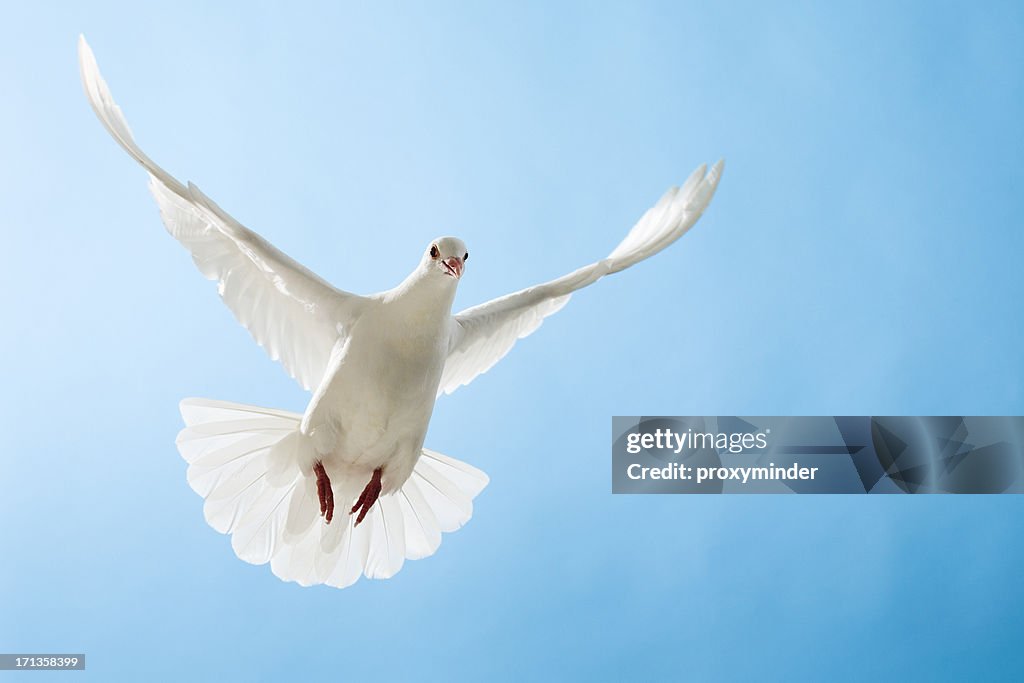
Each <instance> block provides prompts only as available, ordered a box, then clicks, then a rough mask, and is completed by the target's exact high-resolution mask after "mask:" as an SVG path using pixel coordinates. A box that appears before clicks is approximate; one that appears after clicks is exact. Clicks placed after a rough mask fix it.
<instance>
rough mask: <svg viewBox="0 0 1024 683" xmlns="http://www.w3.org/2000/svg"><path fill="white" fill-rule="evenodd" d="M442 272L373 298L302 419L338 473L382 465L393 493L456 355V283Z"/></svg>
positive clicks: (357, 474)
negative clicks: (452, 342) (452, 338)
mask: <svg viewBox="0 0 1024 683" xmlns="http://www.w3.org/2000/svg"><path fill="white" fill-rule="evenodd" d="M439 241H440V240H439ZM442 278H443V279H441V278H434V277H427V276H424V277H411V278H409V279H407V280H406V281H405V282H403V283H402V284H401V285H399V286H398V287H396V288H395V289H393V290H391V291H390V292H386V293H384V294H379V295H377V296H373V297H367V301H366V303H365V304H364V306H363V307H362V310H361V311H360V312H359V313H358V314H357V315H358V317H356V319H355V321H354V324H353V325H352V327H351V329H350V330H349V331H348V334H347V335H346V338H345V340H344V341H339V342H338V343H337V344H336V346H335V349H334V351H333V352H332V354H331V360H330V362H329V363H328V366H327V373H326V374H325V376H324V380H323V382H321V385H320V387H319V388H318V389H317V391H316V392H315V393H314V394H313V399H312V400H311V401H310V403H309V407H308V408H307V409H306V414H305V416H304V417H303V420H302V432H303V433H304V434H306V435H308V436H309V437H311V438H312V440H313V444H314V449H315V451H316V452H317V454H319V456H320V459H321V460H322V461H323V463H324V467H325V468H326V469H327V472H328V474H330V475H331V478H332V479H336V477H337V480H342V479H345V478H350V477H351V478H355V479H356V480H358V481H365V480H366V479H368V478H369V477H370V475H371V474H372V473H373V471H374V470H375V469H377V468H381V469H382V474H383V485H384V490H383V493H384V494H387V493H390V492H392V491H395V490H397V489H399V488H400V487H401V486H402V484H404V483H405V481H406V479H408V478H409V475H410V474H411V473H412V469H413V466H414V465H415V464H416V461H417V460H418V459H419V456H420V453H421V451H422V449H423V440H424V438H425V437H426V433H427V426H428V424H429V423H430V416H431V414H432V413H433V410H434V400H435V398H436V396H437V387H438V383H439V382H440V380H441V370H442V369H443V368H444V361H445V358H446V357H447V355H448V343H449V332H450V321H451V307H452V301H453V300H454V297H455V287H456V281H455V279H454V278H450V277H444V276H442Z"/></svg>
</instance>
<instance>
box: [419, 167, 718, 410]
mask: <svg viewBox="0 0 1024 683" xmlns="http://www.w3.org/2000/svg"><path fill="white" fill-rule="evenodd" d="M723 166H724V162H723V161H719V162H718V163H716V164H715V165H714V166H713V167H712V168H711V170H710V172H709V171H708V170H707V166H700V167H699V168H697V169H696V170H695V171H694V172H693V173H692V174H690V177H689V178H688V179H687V180H686V182H685V183H683V185H682V187H679V188H675V187H674V188H672V189H670V190H669V191H668V192H666V193H665V194H664V195H663V196H662V198H661V199H660V200H659V201H658V203H657V204H655V205H654V206H653V207H651V208H650V209H648V210H647V212H646V213H644V215H643V216H642V217H641V218H640V220H639V221H637V223H636V225H635V226H633V229H632V230H630V231H629V234H627V235H626V238H625V239H624V240H622V242H621V243H620V244H619V245H618V246H617V247H616V248H615V249H614V251H612V253H611V254H609V255H608V257H607V258H605V259H603V260H601V261H597V262H596V263H592V264H590V265H589V266H584V267H583V268H580V269H579V270H575V271H573V272H572V273H569V274H568V275H565V276H563V277H560V278H558V279H557V280H552V281H550V282H546V283H544V284H542V285H537V286H535V287H528V288H526V289H523V290H520V291H518V292H515V293H513V294H508V295H505V296H503V297H499V298H497V299H493V300H491V301H488V302H487V303H484V304H480V305H479V306H474V307H472V308H468V309H466V310H464V311H462V312H460V313H458V314H456V315H455V316H454V317H453V318H452V321H451V331H450V337H449V338H450V342H449V345H448V357H447V360H446V361H445V366H444V372H443V373H442V375H441V384H440V387H439V388H438V395H440V394H442V393H445V394H450V393H452V392H453V391H455V390H456V389H458V388H459V387H460V386H463V385H466V384H469V383H470V382H472V381H473V379H475V378H476V377H478V376H479V375H481V374H483V373H485V372H487V371H488V370H490V369H491V368H492V367H494V365H495V364H496V363H497V362H498V361H499V360H501V359H502V358H504V357H505V355H506V354H507V353H508V352H509V351H511V350H512V347H513V346H514V345H515V343H516V341H518V340H519V339H522V338H523V337H526V336H529V335H530V334H532V333H533V332H535V331H536V330H537V328H539V327H540V326H541V324H542V323H543V322H544V319H545V318H547V317H548V316H549V315H552V314H554V313H557V312H558V311H560V310H561V309H562V307H563V306H565V304H567V303H568V302H569V297H570V296H571V294H572V293H573V292H575V291H576V290H578V289H581V288H583V287H586V286H587V285H590V284H593V283H594V282H597V281H598V280H599V279H601V278H602V277H604V276H605V275H609V274H611V273H617V272H619V271H620V270H624V269H626V268H629V267H630V266H632V265H634V264H636V263H639V262H640V261H643V260H644V259H646V258H649V257H651V256H653V255H654V254H656V253H658V252H659V251H661V250H662V249H664V248H666V247H668V246H669V245H670V244H672V243H673V242H675V241H676V240H677V239H679V238H680V237H682V236H683V235H684V234H685V233H686V231H687V230H689V229H690V228H691V227H693V225H694V223H696V222H697V219H698V218H700V217H701V214H703V213H704V210H705V209H706V208H707V206H708V204H709V203H710V202H711V198H712V197H713V196H714V194H715V189H716V188H717V187H718V181H719V180H720V179H721V177H722V169H723Z"/></svg>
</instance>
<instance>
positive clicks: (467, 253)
mask: <svg viewBox="0 0 1024 683" xmlns="http://www.w3.org/2000/svg"><path fill="white" fill-rule="evenodd" d="M468 260H469V252H468V251H467V252H466V255H465V256H463V257H462V262H463V263H465V262H466V261H468Z"/></svg>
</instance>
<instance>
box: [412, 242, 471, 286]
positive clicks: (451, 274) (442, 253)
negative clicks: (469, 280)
mask: <svg viewBox="0 0 1024 683" xmlns="http://www.w3.org/2000/svg"><path fill="white" fill-rule="evenodd" d="M467 259H469V250H467V249H466V243H465V242H463V241H462V240H460V239H459V238H457V237H438V238H437V239H435V240H433V241H432V242H431V243H430V244H428V245H427V250H426V252H425V253H424V254H423V259H422V261H420V266H421V267H422V268H425V269H426V271H427V274H428V276H430V277H434V278H451V279H452V282H453V283H454V282H458V281H459V278H461V277H462V271H463V269H465V267H466V260H467Z"/></svg>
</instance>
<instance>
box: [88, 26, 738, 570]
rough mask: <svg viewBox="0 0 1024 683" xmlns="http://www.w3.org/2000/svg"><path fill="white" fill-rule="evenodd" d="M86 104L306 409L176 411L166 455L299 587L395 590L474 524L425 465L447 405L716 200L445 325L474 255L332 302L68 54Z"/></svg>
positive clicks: (433, 263)
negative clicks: (168, 159) (156, 146)
mask: <svg viewBox="0 0 1024 683" xmlns="http://www.w3.org/2000/svg"><path fill="white" fill-rule="evenodd" d="M78 56H79V64H80V68H81V76H82V83H83V85H84V88H85V93H86V96H87V97H88V99H89V103H90V104H91V105H92V108H93V110H94V111H95V112H96V115H97V116H98V117H99V119H100V121H101V122H102V123H103V126H104V127H105V128H106V129H107V131H108V132H109V133H110V134H111V135H112V136H113V137H114V139H115V140H116V141H117V142H118V143H119V144H120V145H121V147H123V148H124V149H125V151H127V152H128V154H129V155H130V156H131V157H132V158H133V159H135V160H136V161H137V162H139V163H140V164H141V165H142V167H143V168H144V169H145V170H146V172H147V173H148V174H149V188H150V191H151V192H152V194H153V197H154V198H155V199H156V203H157V204H158V206H159V208H160V215H161V218H162V219H163V223H164V225H165V226H166V228H167V231H168V232H170V234H171V235H172V236H173V237H174V238H175V239H177V240H178V241H179V242H181V244H182V245H183V246H184V247H185V248H186V249H187V250H188V251H189V252H190V253H191V254H192V258H193V260H194V261H195V264H196V266H197V267H198V268H199V271H200V272H201V273H202V274H203V275H204V276H205V277H206V278H208V279H210V280H214V281H216V282H217V289H218V292H219V293H220V296H221V298H222V299H223V300H224V303H225V304H227V306H228V308H230V309H231V311H232V313H234V315H235V317H236V318H237V319H238V321H239V322H240V323H241V324H242V325H243V326H245V328H246V329H247V330H248V331H249V333H250V334H251V335H252V337H253V338H254V339H255V340H256V342H257V343H258V344H260V345H261V346H262V347H263V348H264V349H265V350H266V351H267V353H268V354H269V355H270V357H271V358H273V359H274V360H278V361H280V362H281V364H282V365H283V366H284V367H285V369H286V370H287V371H288V373H289V374H290V375H291V376H292V377H294V378H295V380H296V381H297V382H298V383H299V384H300V385H302V387H303V388H304V389H306V390H307V391H309V392H312V398H311V399H310V401H309V405H308V406H307V407H306V410H305V412H304V413H302V414H301V415H300V414H298V413H292V412H288V411H284V410H275V409H271V408H260V407H257V406H251V405H242V404H237V403H229V402H226V401H215V400H210V399H202V398H187V399H185V400H183V401H182V402H181V414H182V418H183V419H184V422H185V425H186V426H185V428H184V429H183V430H182V431H181V432H180V433H179V435H178V438H177V446H178V449H179V451H180V452H181V455H182V457H184V459H185V460H186V461H187V462H188V482H189V484H190V486H191V487H192V488H193V489H194V490H195V492H196V493H198V494H199V495H200V496H202V497H203V498H204V499H205V502H204V505H203V512H204V516H205V518H206V521H207V522H208V523H209V524H210V526H212V527H213V528H214V529H216V530H217V531H219V532H221V533H225V534H230V535H231V546H232V548H233V549H234V551H235V553H236V554H237V555H238V557H239V558H241V559H243V560H245V561H246V562H250V563H253V564H265V563H267V562H269V563H270V566H271V569H272V571H273V573H274V574H275V575H277V576H278V577H280V578H281V579H284V580H286V581H295V582H298V583H299V584H301V585H303V586H308V585H314V584H328V585H331V586H336V587H339V588H343V587H345V586H349V585H351V584H352V583H354V582H355V581H357V580H358V579H359V577H360V576H361V575H365V576H367V577H369V578H388V577H390V576H393V575H394V574H395V573H396V572H398V571H399V570H400V569H401V568H402V565H403V563H404V562H405V560H406V559H419V558H423V557H427V556H429V555H432V554H433V553H434V552H435V551H436V550H437V548H438V546H439V545H440V543H441V533H442V532H451V531H455V530H456V529H458V528H459V527H461V526H462V525H463V524H465V523H466V522H467V521H469V518H470V517H471V516H472V513H473V499H474V498H475V497H476V496H477V494H479V493H480V492H481V491H482V490H483V488H484V487H485V486H486V485H487V483H488V478H487V475H485V474H484V473H483V472H482V471H480V470H479V469H477V468H475V467H472V466H470V465H468V464H466V463H464V462H461V461H459V460H456V459H454V458H451V457H448V456H447V455H443V454H441V453H438V452H436V451H432V450H430V449H427V448H424V446H423V442H424V438H425V435H426V432H427V425H428V424H429V422H430V416H431V413H432V412H433V410H434V402H435V400H436V399H437V397H439V396H440V395H441V394H450V393H452V392H453V391H455V390H456V389H458V388H459V387H460V386H463V385H466V384H469V383H470V382H472V381H473V380H474V379H475V378H476V377H477V376H479V375H480V374H482V373H484V372H487V371H488V370H489V369H490V368H491V367H493V366H494V364H495V363H497V362H498V361H499V360H501V359H502V358H503V357H504V356H505V354H507V353H508V352H509V351H510V350H511V349H512V347H513V346H514V345H515V343H516V341H517V340H519V339H522V338H523V337H526V336H527V335H529V334H532V333H533V332H534V331H535V330H536V329H537V328H538V327H540V325H541V323H542V322H543V321H544V319H545V318H546V317H548V316H549V315H551V314H553V313H555V312H557V311H558V310H560V309H561V308H562V307H563V306H565V304H566V302H568V300H569V297H570V295H571V294H572V293H573V292H574V291H576V290H578V289H580V288H582V287H586V286H587V285H590V284H593V283H594V282H596V281H597V280H599V279H600V278H602V277H604V276H605V275H609V274H611V273H616V272H618V271H620V270H623V269H625V268H628V267H630V266H632V265H634V264H635V263H638V262H640V261H642V260H644V259H646V258H648V257H650V256H653V255H654V254H656V253H658V252H659V251H661V250H662V249H665V248H666V247H668V246H669V245H670V244H672V243H673V242H675V241H676V240H677V239H679V238H680V237H681V236H682V235H683V234H684V233H685V232H686V231H687V230H689V229H690V228H691V227H692V226H693V224H694V223H696V221H697V219H698V218H700V216H701V214H702V213H703V211H704V209H705V208H707V206H708V203H709V202H710V201H711V198H712V196H713V195H714V192H715V189H716V187H717V186H718V181H719V179H720V178H721V175H722V166H723V162H722V161H719V162H718V163H716V164H715V165H714V166H713V167H712V168H711V169H710V171H708V170H707V168H706V166H701V167H699V168H698V169H696V170H695V171H694V172H693V173H692V174H691V175H690V177H689V178H688V179H687V180H686V182H685V183H683V185H682V186H681V187H673V188H671V189H670V190H669V191H668V192H666V193H665V195H664V196H662V197H661V199H660V200H659V201H658V202H657V204H655V205H654V206H653V207H652V208H651V209H649V210H648V211H647V212H646V213H644V214H643V216H642V217H641V218H640V220H639V222H637V224H636V225H635V226H634V227H633V229H632V230H630V232H629V233H628V234H627V235H626V238H625V239H624V240H623V241H622V243H621V244H619V245H618V246H617V247H616V248H615V249H614V250H613V251H612V252H611V254H609V255H608V257H607V258H604V259H602V260H600V261H597V262H595V263H592V264H590V265H588V266H584V267H582V268H580V269H578V270H575V271H573V272H571V273H569V274H568V275H565V276H564V277H560V278H558V279H556V280H552V281H550V282H545V283H543V284H540V285H536V286H534V287H528V288H526V289H523V290H520V291H518V292H514V293H512V294H508V295H506V296H503V297H500V298H497V299H494V300H493V301H488V302H487V303H484V304H480V305H478V306H473V307H472V308H468V309H466V310H464V311H461V312H459V313H456V314H455V315H452V310H451V309H452V302H453V300H454V298H455V291H456V288H457V287H458V284H459V281H460V280H461V279H462V277H463V276H464V275H465V274H466V263H467V261H468V260H469V249H468V248H467V247H466V244H465V243H464V242H463V241H462V240H460V239H458V238H455V237H438V238H436V239H433V240H431V241H430V242H429V244H427V245H426V246H425V247H424V248H423V251H422V254H421V256H420V259H419V264H418V265H417V266H416V268H415V269H414V270H413V271H412V272H411V273H410V274H409V276H408V277H406V278H405V279H404V280H403V281H402V282H401V283H399V284H398V285H397V286H395V287H394V288H393V289H390V290H388V291H386V292H381V293H378V294H372V295H369V296H360V295H357V294H352V293H350V292H346V291H342V290H340V289H336V288H335V287H333V286H332V285H330V284H328V283H327V282H326V281H325V280H323V279H321V278H320V277H318V276H317V275H316V274H314V273H312V272H311V271H309V270H308V269H307V268H304V267H303V266H302V265H300V264H299V263H297V262H296V261H294V260H292V259H291V258H289V257H288V256H287V255H285V254H284V253H282V252H281V251H279V250H278V249H276V248H274V246H273V245H271V244H270V243H268V242H267V241H266V240H264V239H263V238H262V237H260V236H259V235H257V234H256V233H255V232H253V231H251V230H249V229H248V228H246V227H245V226H243V225H241V224H240V223H239V222H238V221H236V220H235V219H234V218H232V217H231V216H230V215H228V213H227V212H225V211H224V210H223V209H221V208H220V207H219V206H217V204H215V203H214V202H213V200H211V199H210V198H209V197H207V196H206V195H205V194H203V192H202V191H201V190H200V189H199V188H198V187H196V186H195V185H193V184H192V183H187V184H183V183H181V182H179V181H178V180H176V179H175V178H174V177H172V176H171V175H170V174H169V173H167V172H166V171H165V170H164V169H162V168H161V167H160V166H158V165H157V164H156V163H154V162H153V161H152V160H151V159H150V158H149V157H148V156H147V155H146V154H145V153H144V152H143V151H142V150H141V149H140V148H139V146H138V145H137V144H136V143H135V140H134V138H133V137H132V133H131V131H130V130H129V128H128V123H127V122H126V121H125V119H124V116H123V115H122V113H121V109H120V108H119V107H118V106H117V104H116V103H115V102H114V100H113V98H112V97H111V94H110V90H109V88H108V87H107V84H106V82H105V81H104V80H103V78H102V76H101V75H100V72H99V68H98V66H97V64H96V59H95V57H94V56H93V53H92V50H91V49H90V48H89V46H88V44H87V43H86V41H85V37H84V36H83V37H81V38H80V39H79V45H78Z"/></svg>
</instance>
